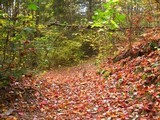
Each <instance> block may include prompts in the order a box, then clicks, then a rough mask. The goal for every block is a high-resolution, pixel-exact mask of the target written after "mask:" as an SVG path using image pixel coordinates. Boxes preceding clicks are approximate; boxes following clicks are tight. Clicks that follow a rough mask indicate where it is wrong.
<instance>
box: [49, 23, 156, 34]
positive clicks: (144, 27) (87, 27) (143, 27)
mask: <svg viewBox="0 0 160 120" xmlns="http://www.w3.org/2000/svg"><path fill="white" fill-rule="evenodd" d="M51 26H58V27H66V28H77V29H93V30H94V29H100V28H106V26H101V27H92V25H87V26H85V25H67V24H60V23H56V22H54V23H51V24H49V25H47V27H51ZM152 28H156V27H146V26H142V27H132V28H131V29H132V30H134V29H139V30H143V29H152ZM128 29H130V28H129V27H128V28H117V29H107V28H106V31H110V32H114V31H124V30H128Z"/></svg>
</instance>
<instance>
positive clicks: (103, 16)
mask: <svg viewBox="0 0 160 120" xmlns="http://www.w3.org/2000/svg"><path fill="white" fill-rule="evenodd" d="M93 20H94V24H93V25H92V27H102V26H106V28H108V29H116V28H119V25H120V23H121V22H124V20H125V15H124V14H122V11H121V7H120V6H119V0H109V1H108V2H105V3H104V4H103V9H98V10H97V11H95V14H94V16H93Z"/></svg>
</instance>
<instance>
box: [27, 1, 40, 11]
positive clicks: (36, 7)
mask: <svg viewBox="0 0 160 120" xmlns="http://www.w3.org/2000/svg"><path fill="white" fill-rule="evenodd" d="M28 9H30V10H37V9H38V6H37V5H36V4H34V3H30V4H29V5H28Z"/></svg>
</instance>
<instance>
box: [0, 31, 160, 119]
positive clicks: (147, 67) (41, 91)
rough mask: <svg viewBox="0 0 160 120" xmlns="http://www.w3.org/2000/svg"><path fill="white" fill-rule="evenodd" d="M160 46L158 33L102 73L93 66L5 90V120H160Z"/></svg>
mask: <svg viewBox="0 0 160 120" xmlns="http://www.w3.org/2000/svg"><path fill="white" fill-rule="evenodd" d="M159 47H160V34H154V35H152V36H150V38H149V37H148V40H146V41H143V42H142V40H141V42H139V43H135V44H134V46H133V48H132V49H131V50H123V51H121V52H120V53H119V55H118V56H117V57H115V58H114V59H111V58H110V59H107V60H106V61H105V62H103V63H102V64H101V68H100V69H97V68H96V66H94V64H93V63H92V62H89V63H84V64H83V65H79V66H76V67H70V68H64V69H60V70H52V71H49V72H47V73H45V74H42V75H39V76H36V77H34V78H30V77H29V76H27V77H25V78H24V79H23V81H22V82H15V81H13V82H12V84H11V85H10V88H7V87H4V88H3V89H1V90H0V92H1V93H0V108H1V109H0V118H2V119H7V120H19V119H20V120H159V119H160V87H159V86H160V50H159ZM4 93H5V94H4Z"/></svg>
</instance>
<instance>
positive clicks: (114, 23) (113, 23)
mask: <svg viewBox="0 0 160 120" xmlns="http://www.w3.org/2000/svg"><path fill="white" fill-rule="evenodd" d="M111 23H112V25H113V26H114V27H115V28H119V26H118V25H117V23H116V22H114V21H113V20H111Z"/></svg>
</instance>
